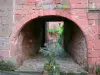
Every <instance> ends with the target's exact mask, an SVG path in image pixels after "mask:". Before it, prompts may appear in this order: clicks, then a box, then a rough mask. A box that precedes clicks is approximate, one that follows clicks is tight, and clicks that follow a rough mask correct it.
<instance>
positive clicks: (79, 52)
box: [11, 15, 88, 68]
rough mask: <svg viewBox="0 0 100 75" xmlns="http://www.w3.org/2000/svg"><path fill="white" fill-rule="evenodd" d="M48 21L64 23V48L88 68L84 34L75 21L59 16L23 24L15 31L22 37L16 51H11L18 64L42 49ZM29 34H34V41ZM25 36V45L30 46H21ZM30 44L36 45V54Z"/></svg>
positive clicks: (39, 18) (46, 17)
mask: <svg viewBox="0 0 100 75" xmlns="http://www.w3.org/2000/svg"><path fill="white" fill-rule="evenodd" d="M46 21H64V41H65V42H64V48H65V49H66V51H67V52H68V53H69V54H70V55H71V56H72V58H73V59H74V60H75V61H76V62H77V63H78V64H79V65H81V66H82V67H83V68H86V67H87V64H88V63H87V62H88V60H87V44H86V39H85V36H84V33H83V32H82V30H81V29H80V28H79V27H78V26H77V24H76V23H74V22H73V21H71V20H69V19H67V18H65V17H62V16H57V15H48V16H41V17H37V18H34V19H31V20H29V21H27V22H26V23H25V24H24V25H21V24H22V23H21V24H20V25H21V26H20V28H19V29H18V30H17V31H16V30H15V32H16V35H20V34H19V33H20V32H21V35H20V36H19V37H18V38H17V40H16V45H15V48H16V49H15V51H11V52H13V53H11V54H12V55H14V56H15V57H16V58H17V59H18V63H19V64H21V63H23V61H24V60H25V59H26V58H27V57H29V56H34V53H37V52H38V49H39V48H40V47H41V40H42V39H43V36H44V35H43V31H42V30H43V29H45V26H44V24H45V22H46ZM17 27H18V26H17ZM30 28H32V29H30ZM29 32H31V33H32V34H33V36H34V37H33V38H32V39H34V40H32V39H31V36H30V35H32V34H31V33H29ZM41 32H42V33H41ZM69 34H70V35H69ZM25 35H26V36H25ZM24 36H25V40H24V42H23V43H24V44H25V42H26V43H28V45H27V44H26V45H25V46H23V45H22V44H21V43H22V40H23V37H24ZM28 36H30V37H28ZM16 37H17V36H16ZM16 37H15V38H16ZM38 37H39V38H38ZM29 44H30V45H32V44H34V48H35V49H34V50H35V51H34V52H33V50H30V49H29V48H30V46H29ZM19 45H20V46H19ZM26 47H28V48H26ZM23 48H24V49H23ZM18 54H19V55H18ZM82 57H83V58H82Z"/></svg>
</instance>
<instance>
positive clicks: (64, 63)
mask: <svg viewBox="0 0 100 75" xmlns="http://www.w3.org/2000/svg"><path fill="white" fill-rule="evenodd" d="M57 63H58V64H59V65H60V69H61V71H62V72H85V71H84V70H83V69H82V68H81V67H80V66H79V65H78V64H76V63H75V62H74V60H73V59H72V58H71V57H70V56H68V57H67V58H65V59H59V60H57ZM43 65H44V61H43V56H42V55H41V54H39V55H37V56H36V57H34V58H32V59H28V60H26V61H25V62H24V64H23V66H21V67H20V68H19V69H17V70H16V71H35V72H41V71H42V70H43Z"/></svg>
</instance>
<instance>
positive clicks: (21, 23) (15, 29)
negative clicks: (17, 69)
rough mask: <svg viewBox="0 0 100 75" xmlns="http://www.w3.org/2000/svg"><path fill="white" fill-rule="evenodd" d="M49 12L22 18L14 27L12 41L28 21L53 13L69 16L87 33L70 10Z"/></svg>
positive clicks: (68, 17) (54, 14)
mask: <svg viewBox="0 0 100 75" xmlns="http://www.w3.org/2000/svg"><path fill="white" fill-rule="evenodd" d="M47 12H49V13H44V12H43V14H39V13H38V14H37V13H33V14H29V15H27V16H25V17H24V18H22V19H21V20H20V21H19V22H18V23H17V24H15V27H14V29H13V33H12V36H11V38H10V42H11V44H12V45H13V43H12V42H14V41H15V39H16V36H17V35H18V33H19V32H20V30H21V29H22V28H23V27H24V25H25V23H27V22H28V21H30V20H31V19H35V18H38V17H39V16H50V15H53V16H61V17H64V18H67V19H69V20H71V21H73V22H74V23H76V25H77V26H78V27H79V28H80V30H81V31H82V32H83V34H84V35H85V33H84V30H83V29H84V26H82V25H80V23H78V22H76V21H75V20H76V19H75V18H72V17H71V16H72V15H71V14H70V12H69V11H68V12H69V13H68V12H64V13H63V11H59V10H58V11H57V10H56V11H55V10H54V11H51V13H50V11H47ZM61 13H63V14H61ZM86 41H87V40H86ZM86 44H87V42H86ZM10 52H14V51H13V50H12V48H11V51H10ZM11 56H13V55H11ZM19 58H20V57H19Z"/></svg>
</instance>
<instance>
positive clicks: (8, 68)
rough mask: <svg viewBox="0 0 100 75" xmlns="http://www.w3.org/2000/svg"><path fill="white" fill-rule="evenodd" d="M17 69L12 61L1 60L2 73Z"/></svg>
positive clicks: (0, 68)
mask: <svg viewBox="0 0 100 75" xmlns="http://www.w3.org/2000/svg"><path fill="white" fill-rule="evenodd" d="M15 69H16V67H15V65H14V64H13V63H12V62H10V61H4V60H3V59H0V70H1V71H14V70H15Z"/></svg>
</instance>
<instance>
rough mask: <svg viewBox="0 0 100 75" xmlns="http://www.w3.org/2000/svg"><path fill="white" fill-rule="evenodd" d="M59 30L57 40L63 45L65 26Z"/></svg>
mask: <svg viewBox="0 0 100 75" xmlns="http://www.w3.org/2000/svg"><path fill="white" fill-rule="evenodd" d="M57 31H58V39H57V42H58V43H59V44H60V45H61V44H62V37H63V31H64V26H61V27H59V28H58V30H57Z"/></svg>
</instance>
